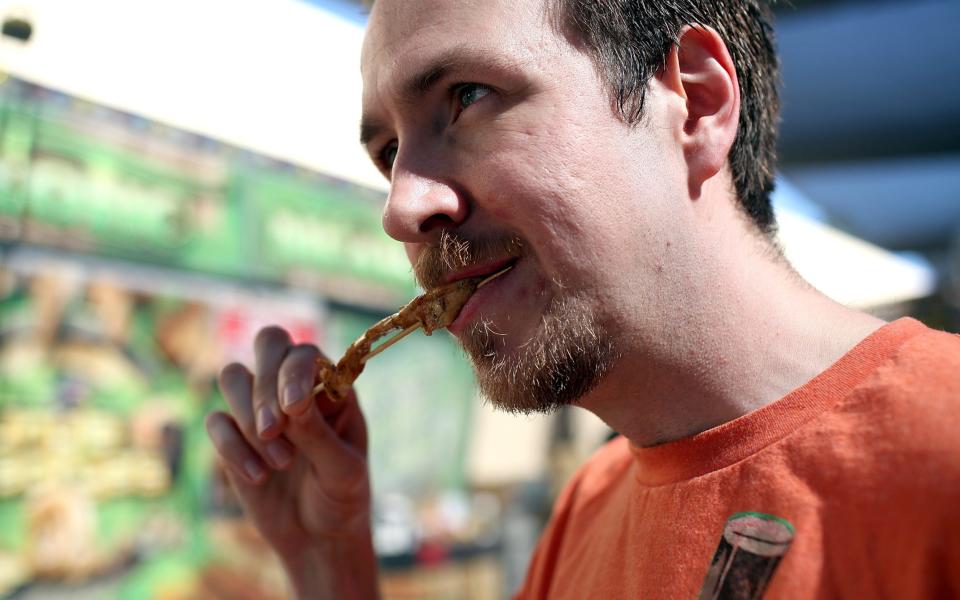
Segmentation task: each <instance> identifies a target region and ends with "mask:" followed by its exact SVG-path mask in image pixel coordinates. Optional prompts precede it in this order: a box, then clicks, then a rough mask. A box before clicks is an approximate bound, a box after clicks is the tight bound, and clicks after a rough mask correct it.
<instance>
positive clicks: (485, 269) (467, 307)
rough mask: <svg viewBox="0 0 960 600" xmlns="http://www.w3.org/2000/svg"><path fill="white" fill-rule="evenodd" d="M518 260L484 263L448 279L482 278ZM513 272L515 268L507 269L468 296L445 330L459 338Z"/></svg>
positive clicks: (509, 259)
mask: <svg viewBox="0 0 960 600" xmlns="http://www.w3.org/2000/svg"><path fill="white" fill-rule="evenodd" d="M518 260H519V259H518V258H515V257H511V258H507V259H504V260H499V261H495V262H491V263H485V264H484V265H481V266H478V267H476V268H470V269H465V270H463V271H458V272H457V273H456V275H455V276H453V277H451V278H450V280H451V281H458V280H459V279H464V278H467V277H482V276H484V275H492V274H494V273H497V272H499V271H501V270H503V269H505V268H507V267H511V266H513V265H514V264H515V263H516V262H517V261H518ZM515 270H516V268H515V267H514V268H512V269H509V270H508V271H507V272H506V273H504V274H503V275H500V276H499V277H497V278H495V279H492V280H491V281H490V282H488V283H487V284H486V285H484V286H483V287H481V288H480V289H478V290H477V291H476V292H474V293H473V295H472V296H470V299H469V300H467V303H466V304H464V305H463V308H462V309H460V314H459V315H457V318H456V319H455V320H454V321H453V323H451V324H450V325H449V326H448V327H447V330H449V331H450V333H452V334H453V335H456V336H459V335H460V333H461V332H462V331H463V330H464V329H466V328H467V326H468V324H469V323H471V322H472V321H473V320H474V319H475V318H476V316H477V313H478V312H479V310H480V308H481V307H482V306H483V304H484V303H486V302H488V301H489V300H490V299H491V298H493V297H494V296H495V295H496V294H497V292H498V291H499V290H500V289H501V288H502V286H503V282H504V281H505V280H506V279H507V278H509V277H510V275H512V274H513V272H514V271H515Z"/></svg>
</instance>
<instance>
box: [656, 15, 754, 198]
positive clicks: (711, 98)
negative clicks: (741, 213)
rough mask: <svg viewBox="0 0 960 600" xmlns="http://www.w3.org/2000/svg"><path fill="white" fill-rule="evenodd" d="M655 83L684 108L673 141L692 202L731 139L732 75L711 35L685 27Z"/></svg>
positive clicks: (734, 114) (735, 103)
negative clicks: (680, 150)
mask: <svg viewBox="0 0 960 600" xmlns="http://www.w3.org/2000/svg"><path fill="white" fill-rule="evenodd" d="M660 79H661V81H662V82H663V83H664V85H666V86H667V88H668V89H669V90H671V91H673V92H674V93H676V94H677V95H679V96H680V97H681V98H682V99H683V102H684V104H685V106H686V116H685V118H684V119H683V122H682V127H681V129H680V130H679V131H678V132H677V135H678V138H679V141H680V144H681V146H682V148H683V155H684V158H685V159H686V162H687V169H688V185H689V188H690V193H691V197H692V198H698V197H699V196H700V189H701V188H702V186H703V183H704V182H705V181H706V180H708V179H710V178H711V177H713V176H714V175H716V174H717V173H719V172H720V170H721V169H723V168H724V166H725V165H726V163H727V156H728V155H729V154H730V148H731V146H733V140H734V138H735V137H736V135H737V125H738V123H739V121H740V87H739V85H738V83H737V71H736V69H735V68H734V66H733V59H732V58H731V57H730V53H729V52H727V47H726V45H724V43H723V40H722V39H721V38H720V35H719V34H718V33H717V32H716V31H714V30H713V29H712V28H710V27H705V26H702V25H694V26H691V25H687V26H685V27H684V28H683V29H681V30H680V35H679V39H678V43H677V44H676V45H675V46H674V47H673V48H672V49H671V50H670V54H669V55H668V56H667V61H666V65H665V67H664V70H663V71H662V72H661V74H660Z"/></svg>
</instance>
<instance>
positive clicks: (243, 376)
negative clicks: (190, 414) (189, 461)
mask: <svg viewBox="0 0 960 600" xmlns="http://www.w3.org/2000/svg"><path fill="white" fill-rule="evenodd" d="M254 352H255V354H256V366H255V371H256V372H255V373H250V371H249V370H248V369H247V368H246V367H244V366H243V365H240V364H231V365H228V366H227V367H225V368H224V369H223V371H222V372H221V373H220V389H221V391H222V392H223V395H224V396H225V397H226V400H227V403H228V404H229V405H230V413H231V414H227V413H223V412H214V413H212V414H210V415H208V416H207V421H206V425H207V432H208V433H209V435H210V439H211V440H212V441H213V445H214V446H215V447H216V449H217V452H218V453H219V456H220V459H221V461H222V462H223V463H224V464H225V465H226V467H227V469H226V470H227V473H228V477H229V478H230V481H231V483H232V484H233V486H234V489H236V491H237V493H238V495H239V496H240V500H241V502H242V503H243V505H244V508H245V509H246V511H247V514H248V515H249V517H250V518H251V520H252V521H253V523H254V525H256V527H257V529H259V530H260V532H261V533H262V534H263V536H264V538H266V540H267V541H268V542H269V543H270V545H271V546H273V548H274V549H275V550H276V551H277V553H278V554H279V556H280V558H281V560H282V561H283V563H284V566H285V568H286V569H287V572H288V574H289V575H290V577H291V578H292V580H293V584H294V587H295V588H296V589H297V592H298V593H299V595H300V596H301V597H331V598H332V597H337V598H367V597H376V595H377V592H376V558H375V555H374V553H373V547H372V542H371V536H370V483H369V477H368V472H367V458H366V456H367V429H366V424H365V423H364V419H363V414H362V413H361V411H360V408H359V406H358V404H357V401H356V397H354V395H353V393H352V392H351V394H350V397H349V398H348V399H347V400H346V401H345V402H338V403H333V402H331V401H330V400H329V399H328V398H327V397H326V396H325V395H323V394H321V395H320V396H318V397H317V398H316V399H314V397H313V393H312V389H313V384H314V380H315V378H316V372H317V369H316V359H317V357H318V356H320V351H319V350H318V349H317V348H316V347H315V346H312V345H307V344H302V345H294V344H293V343H292V342H291V340H290V336H289V335H288V334H287V332H286V331H284V330H282V329H280V328H277V327H267V328H265V329H263V330H261V331H260V332H259V333H258V334H257V338H256V342H255V343H254ZM331 594H332V595H331Z"/></svg>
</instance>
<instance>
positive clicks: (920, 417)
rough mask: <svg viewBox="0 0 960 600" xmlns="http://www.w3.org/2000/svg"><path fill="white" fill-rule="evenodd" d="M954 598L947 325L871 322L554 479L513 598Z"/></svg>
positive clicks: (958, 363) (956, 379) (957, 409)
mask: <svg viewBox="0 0 960 600" xmlns="http://www.w3.org/2000/svg"><path fill="white" fill-rule="evenodd" d="M761 595H763V596H764V597H767V598H791V599H792V598H801V599H803V598H896V599H903V598H954V597H960V336H957V335H950V334H947V333H943V332H938V331H933V330H931V329H928V328H926V327H925V326H924V325H922V324H920V323H919V322H917V321H915V320H912V319H900V320H898V321H896V322H894V323H891V324H888V325H886V326H884V327H881V328H880V329H879V330H877V331H876V332H875V333H874V334H872V335H871V336H869V337H867V338H866V339H865V340H863V341H862V342H860V344H858V345H857V346H856V347H855V348H854V349H853V350H851V351H850V352H849V353H847V354H846V355H845V356H843V357H842V358H841V359H840V360H839V361H837V362H836V363H835V364H833V365H832V366H831V367H830V368H829V369H827V370H826V371H824V372H823V373H821V374H820V375H818V376H817V377H815V378H814V379H813V380H811V381H810V382H808V383H807V384H806V385H804V386H802V387H800V388H798V389H796V390H794V391H793V392H791V393H790V394H788V395H787V396H785V397H783V398H781V399H780V400H778V401H776V402H774V403H772V404H770V405H768V406H766V407H764V408H761V409H759V410H757V411H755V412H752V413H750V414H748V415H745V416H743V417H741V418H739V419H736V420H734V421H731V422H729V423H725V424H723V425H721V426H719V427H716V428H714V429H710V430H708V431H705V432H703V433H700V434H698V435H695V436H692V437H689V438H686V439H683V440H679V441H676V442H671V443H668V444H664V445H661V446H654V447H651V448H637V447H634V446H631V445H630V444H629V442H628V441H627V440H625V439H623V438H618V439H616V440H614V441H612V442H610V443H609V444H607V445H606V446H604V447H603V448H602V449H600V450H599V451H598V452H597V454H596V455H595V456H594V457H593V458H592V459H591V460H590V461H589V462H588V463H587V464H586V465H585V466H584V467H583V468H581V469H580V471H579V472H578V473H577V474H576V475H575V476H574V477H573V479H572V480H571V481H570V482H569V483H568V484H567V486H566V488H565V490H564V491H563V493H562V494H561V496H560V498H559V499H558V501H557V504H556V506H555V508H554V513H553V516H552V518H551V521H550V523H549V525H548V526H547V529H546V531H545V533H544V535H543V537H542V538H541V540H540V544H539V546H538V548H537V551H536V553H535V554H534V557H533V560H532V562H531V566H530V569H529V571H528V573H527V578H526V581H525V582H524V585H523V586H522V588H521V590H520V591H519V593H518V594H517V596H516V598H517V599H519V600H528V599H534V598H550V599H551V600H559V599H565V598H570V599H576V600H584V599H592V598H599V599H603V600H613V599H617V598H630V599H634V598H642V599H646V598H669V599H674V598H681V599H686V598H689V599H693V598H759V597H760V596H761Z"/></svg>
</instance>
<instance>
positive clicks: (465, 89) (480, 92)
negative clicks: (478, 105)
mask: <svg viewBox="0 0 960 600" xmlns="http://www.w3.org/2000/svg"><path fill="white" fill-rule="evenodd" d="M490 91H491V90H490V88H489V87H487V86H485V85H483V84H480V83H461V84H460V85H458V86H457V87H456V88H455V89H454V97H455V98H456V101H457V112H458V114H459V111H461V110H463V109H465V108H467V107H468V106H470V105H471V104H473V103H474V102H476V101H477V100H479V99H480V98H483V97H484V96H486V95H487V94H489V93H490Z"/></svg>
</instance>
